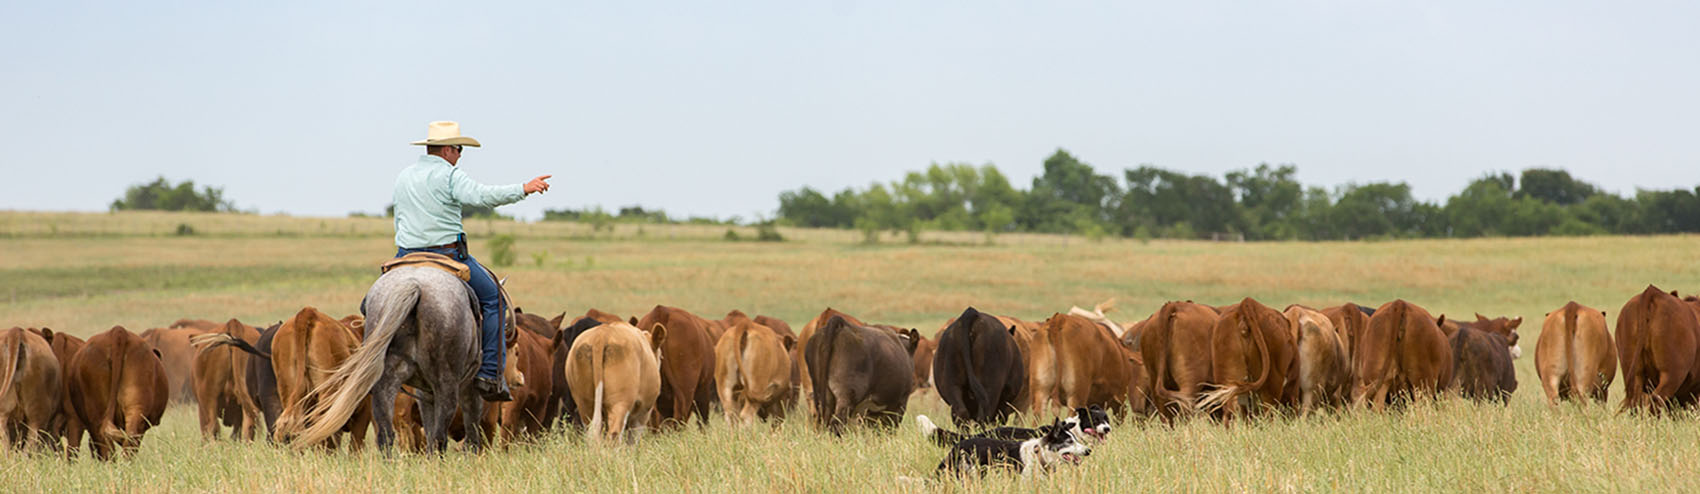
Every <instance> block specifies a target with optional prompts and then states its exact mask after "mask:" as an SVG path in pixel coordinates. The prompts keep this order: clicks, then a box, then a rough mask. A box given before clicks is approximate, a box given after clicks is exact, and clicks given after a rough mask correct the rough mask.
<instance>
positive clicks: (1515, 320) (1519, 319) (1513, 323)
mask: <svg viewBox="0 0 1700 494" xmlns="http://www.w3.org/2000/svg"><path fill="white" fill-rule="evenodd" d="M1522 325H1523V318H1522V317H1521V316H1519V317H1516V318H1513V319H1511V324H1509V325H1507V326H1506V328H1507V329H1517V327H1518V326H1522Z"/></svg>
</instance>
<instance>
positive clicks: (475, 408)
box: [444, 389, 491, 453]
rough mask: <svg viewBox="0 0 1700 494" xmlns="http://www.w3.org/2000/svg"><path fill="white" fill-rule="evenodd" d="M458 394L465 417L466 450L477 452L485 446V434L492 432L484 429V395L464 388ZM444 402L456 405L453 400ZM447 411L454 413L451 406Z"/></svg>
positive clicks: (450, 413) (462, 415)
mask: <svg viewBox="0 0 1700 494" xmlns="http://www.w3.org/2000/svg"><path fill="white" fill-rule="evenodd" d="M458 394H459V395H460V400H459V401H460V416H461V417H463V419H462V420H461V423H462V424H465V426H466V450H467V451H469V452H473V453H477V452H479V451H481V450H482V449H483V448H484V438H485V437H486V436H485V435H486V434H489V433H490V432H491V431H486V430H484V425H485V424H484V420H483V419H482V417H484V397H482V396H479V395H478V393H474V392H472V390H471V389H462V390H460V393H458ZM444 403H445V404H447V405H448V406H450V407H452V406H454V403H453V402H449V401H447V400H445V401H444ZM446 413H447V414H448V415H454V410H453V409H452V408H451V409H450V410H449V411H448V412H446Z"/></svg>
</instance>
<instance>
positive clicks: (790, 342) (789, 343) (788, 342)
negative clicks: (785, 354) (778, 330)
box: [781, 335, 797, 351]
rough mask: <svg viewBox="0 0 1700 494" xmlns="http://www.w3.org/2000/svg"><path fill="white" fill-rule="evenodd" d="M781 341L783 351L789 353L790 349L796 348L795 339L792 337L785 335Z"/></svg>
mask: <svg viewBox="0 0 1700 494" xmlns="http://www.w3.org/2000/svg"><path fill="white" fill-rule="evenodd" d="M781 341H782V343H783V344H784V345H785V350H786V351H791V349H793V348H796V347H797V338H796V337H794V336H791V335H785V336H784V339H783V340H781Z"/></svg>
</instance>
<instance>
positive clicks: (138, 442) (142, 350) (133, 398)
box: [69, 326, 169, 460]
mask: <svg viewBox="0 0 1700 494" xmlns="http://www.w3.org/2000/svg"><path fill="white" fill-rule="evenodd" d="M69 375H70V376H71V388H70V390H69V392H70V393H71V405H72V407H73V408H76V409H77V418H78V419H80V420H82V422H83V423H84V424H87V426H88V430H89V449H92V450H94V457H95V458H98V459H101V460H110V459H112V457H113V453H114V452H115V450H118V449H121V450H122V453H123V455H124V456H125V457H129V456H133V455H135V453H136V450H137V449H140V448H141V446H142V434H144V433H146V432H147V430H148V428H150V427H153V425H154V424H158V423H159V418H160V417H161V416H162V415H164V414H165V404H166V401H167V399H168V398H167V397H168V396H169V395H168V392H167V391H166V386H167V382H166V379H165V365H164V364H162V363H160V361H159V351H158V350H155V349H154V348H153V346H152V345H149V344H148V343H147V342H146V341H143V340H142V338H141V337H140V336H136V334H135V333H131V332H130V331H129V330H127V329H124V327H123V326H113V327H112V329H109V330H107V331H106V332H104V333H101V334H97V335H94V336H93V337H91V338H89V340H88V344H87V345H84V346H83V349H82V350H79V351H77V354H76V355H75V356H73V357H71V368H70V372H69Z"/></svg>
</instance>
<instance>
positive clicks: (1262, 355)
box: [1198, 304, 1275, 410]
mask: <svg viewBox="0 0 1700 494" xmlns="http://www.w3.org/2000/svg"><path fill="white" fill-rule="evenodd" d="M1240 307H1241V309H1240V311H1239V318H1240V324H1242V325H1244V326H1245V328H1246V331H1247V332H1248V333H1250V336H1251V340H1252V342H1253V343H1256V345H1257V356H1258V358H1259V359H1260V360H1259V361H1260V362H1262V364H1263V371H1262V372H1259V373H1258V375H1257V380H1256V381H1252V382H1249V383H1246V382H1239V383H1235V384H1230V385H1227V386H1223V387H1221V388H1217V389H1214V390H1211V391H1210V392H1207V393H1204V396H1203V397H1201V398H1199V400H1198V406H1199V408H1204V409H1207V410H1216V409H1219V408H1222V406H1223V405H1226V404H1227V403H1228V402H1229V401H1232V400H1233V399H1234V398H1235V397H1237V396H1239V395H1242V394H1246V393H1250V392H1251V391H1252V390H1256V389H1259V388H1262V387H1263V385H1264V384H1266V383H1268V382H1269V374H1270V369H1271V368H1274V367H1275V363H1274V362H1270V361H1269V343H1268V342H1267V341H1264V340H1265V338H1264V336H1263V332H1262V331H1258V330H1257V328H1256V327H1254V326H1253V325H1252V324H1251V321H1249V320H1247V318H1249V317H1252V316H1251V315H1248V314H1246V312H1247V311H1246V310H1245V308H1244V307H1245V305H1244V304H1241V306H1240Z"/></svg>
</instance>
